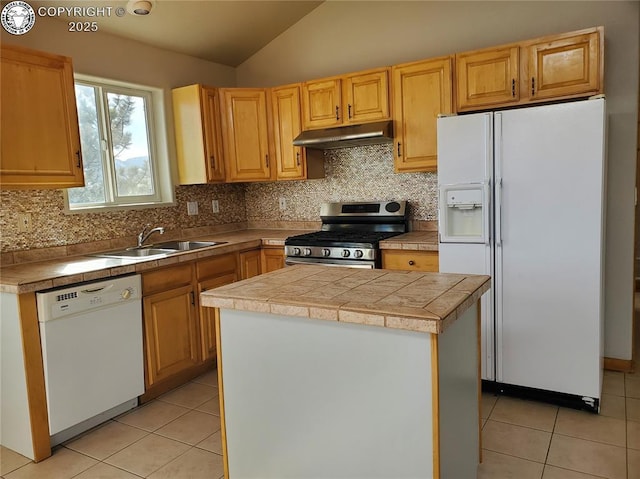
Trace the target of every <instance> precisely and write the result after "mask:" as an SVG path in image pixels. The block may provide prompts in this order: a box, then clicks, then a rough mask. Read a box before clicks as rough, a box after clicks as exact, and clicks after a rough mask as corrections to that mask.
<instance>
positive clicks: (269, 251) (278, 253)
mask: <svg viewBox="0 0 640 479" xmlns="http://www.w3.org/2000/svg"><path fill="white" fill-rule="evenodd" d="M280 268H284V249H283V248H279V247H278V248H264V247H263V248H262V272H263V273H269V272H271V271H275V270H277V269H280Z"/></svg>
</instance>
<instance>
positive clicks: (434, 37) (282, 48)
mask: <svg viewBox="0 0 640 479" xmlns="http://www.w3.org/2000/svg"><path fill="white" fill-rule="evenodd" d="M639 23H640V3H639V2H637V1H634V2H628V1H627V2H621V1H608V2H590V1H585V2H427V1H419V2H395V1H381V2H356V1H334V2H326V3H324V4H322V5H320V6H319V7H318V8H316V9H315V10H314V11H312V12H311V13H310V14H309V15H307V16H306V17H304V18H303V19H302V20H300V21H299V22H298V23H296V24H295V25H293V26H292V27H291V28H289V29H288V30H287V31H285V32H284V33H283V34H282V35H280V36H279V37H277V38H276V39H275V40H273V41H272V42H271V43H270V44H269V45H267V46H266V47H265V48H263V49H262V50H260V51H259V52H258V53H256V54H255V55H253V56H252V57H251V58H249V59H248V60H247V61H246V62H244V63H243V64H242V65H240V66H239V67H238V69H237V80H238V85H240V86H255V85H260V86H273V85H278V84H285V83H290V82H298V81H304V80H309V79H313V78H321V77H323V76H327V75H334V74H341V73H348V72H354V71H358V70H361V69H366V68H372V67H377V66H383V65H393V64H397V63H402V62H406V61H411V60H418V59H424V58H429V57H434V56H439V55H445V54H450V53H455V52H459V51H465V50H473V49H477V48H483V47H487V46H492V45H498V44H500V43H507V42H512V41H518V40H525V39H530V38H535V37H538V36H542V35H546V34H552V33H560V32H565V31H571V30H577V29H581V28H587V27H591V26H597V25H603V26H604V27H605V77H606V81H605V91H606V95H607V108H608V112H609V138H608V142H609V146H608V157H609V170H608V195H607V249H606V320H605V321H606V331H605V354H606V356H607V357H612V358H620V359H630V358H631V353H632V343H631V336H632V335H631V330H632V317H633V224H634V186H635V168H636V136H637V131H636V125H637V123H636V121H637V115H638V111H637V105H638V70H639V66H638V52H639V44H640V38H639ZM576 174H579V172H576Z"/></svg>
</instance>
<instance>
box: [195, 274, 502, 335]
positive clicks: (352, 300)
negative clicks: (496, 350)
mask: <svg viewBox="0 0 640 479" xmlns="http://www.w3.org/2000/svg"><path fill="white" fill-rule="evenodd" d="M489 280H490V277H489V276H481V275H466V274H443V273H425V272H416V271H407V272H405V271H390V270H381V269H370V270H369V269H367V270H363V269H355V268H334V267H329V266H320V265H296V266H291V267H287V268H284V269H280V270H277V271H273V272H271V273H267V274H263V275H260V276H255V277H253V278H251V279H247V280H244V281H240V282H237V283H232V284H229V285H226V286H222V287H220V288H216V289H211V290H208V291H206V292H204V293H202V294H201V296H200V298H201V301H202V305H203V306H208V307H217V308H223V309H235V310H244V311H255V312H262V313H274V314H282V315H288V316H299V317H303V318H311V319H323V320H330V321H342V322H348V323H360V324H368V325H374V326H382V327H386V328H393V329H404V330H409V331H417V332H424V333H433V334H439V333H442V332H443V331H445V329H446V328H447V327H448V326H449V325H450V324H452V323H453V322H454V321H455V320H456V318H457V317H458V316H459V315H461V314H462V313H464V312H465V311H466V310H467V309H469V307H471V306H472V305H473V304H474V303H475V302H476V301H478V299H480V296H482V294H484V293H485V292H486V291H487V290H488V289H489V285H490V281H489Z"/></svg>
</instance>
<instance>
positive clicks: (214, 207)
mask: <svg viewBox="0 0 640 479" xmlns="http://www.w3.org/2000/svg"><path fill="white" fill-rule="evenodd" d="M211 209H212V210H213V212H214V213H220V203H218V200H211Z"/></svg>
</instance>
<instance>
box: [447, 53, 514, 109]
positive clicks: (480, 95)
mask: <svg viewBox="0 0 640 479" xmlns="http://www.w3.org/2000/svg"><path fill="white" fill-rule="evenodd" d="M518 57H519V48H518V47H517V46H509V47H503V48H488V49H485V50H478V51H473V52H467V53H460V54H457V55H456V98H457V106H458V111H464V110H475V109H481V108H484V107H487V108H490V107H494V106H497V105H508V104H511V103H517V102H518V100H519V99H520V93H519V84H518V82H519V77H518V61H519V58H518Z"/></svg>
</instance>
